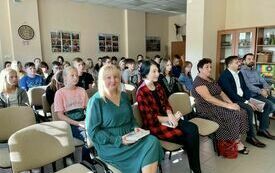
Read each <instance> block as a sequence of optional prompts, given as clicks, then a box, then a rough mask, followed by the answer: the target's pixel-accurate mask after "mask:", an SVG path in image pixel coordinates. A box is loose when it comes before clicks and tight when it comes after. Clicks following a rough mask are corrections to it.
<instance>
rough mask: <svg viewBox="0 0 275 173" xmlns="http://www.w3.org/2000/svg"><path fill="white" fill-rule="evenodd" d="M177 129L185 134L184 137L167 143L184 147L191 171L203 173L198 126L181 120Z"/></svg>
mask: <svg viewBox="0 0 275 173" xmlns="http://www.w3.org/2000/svg"><path fill="white" fill-rule="evenodd" d="M177 128H178V129H180V130H181V131H182V132H183V135H182V136H180V137H177V138H174V139H169V140H167V141H170V142H174V143H177V144H181V145H184V148H185V150H186V152H187V157H188V161H189V166H190V168H191V170H192V171H193V172H194V173H201V166H200V139H199V131H198V127H197V125H195V124H194V123H191V122H189V121H186V120H179V124H178V126H177Z"/></svg>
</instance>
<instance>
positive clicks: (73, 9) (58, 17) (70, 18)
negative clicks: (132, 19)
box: [38, 0, 125, 62]
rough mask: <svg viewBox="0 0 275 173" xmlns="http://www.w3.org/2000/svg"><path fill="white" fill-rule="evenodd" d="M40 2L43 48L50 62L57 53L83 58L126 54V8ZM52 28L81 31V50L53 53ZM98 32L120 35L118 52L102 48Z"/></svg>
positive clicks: (49, 0) (66, 0)
mask: <svg viewBox="0 0 275 173" xmlns="http://www.w3.org/2000/svg"><path fill="white" fill-rule="evenodd" d="M38 5H39V20H40V26H41V39H42V52H43V57H44V59H46V61H47V62H51V61H52V60H54V59H56V57H57V56H58V55H62V56H63V57H64V58H65V59H66V60H69V61H71V60H72V59H73V58H75V57H78V56H79V57H82V58H88V57H89V58H95V57H98V56H103V55H111V56H112V55H115V56H118V57H121V56H125V34H124V10H122V9H118V8H109V7H104V6H97V5H90V4H87V3H74V2H72V1H69V0H58V1H56V0H46V1H44V0H40V1H39V4H38ZM60 11H62V12H60ZM51 31H71V32H80V52H79V53H53V52H52V50H51V42H50V32H51ZM99 33H107V34H117V35H119V49H120V50H119V52H118V53H104V52H103V53H102V52H99V50H98V34H99Z"/></svg>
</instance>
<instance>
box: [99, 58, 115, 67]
mask: <svg viewBox="0 0 275 173" xmlns="http://www.w3.org/2000/svg"><path fill="white" fill-rule="evenodd" d="M101 61H102V66H104V65H107V64H112V62H111V58H110V57H109V56H104V57H103V58H102V60H101Z"/></svg>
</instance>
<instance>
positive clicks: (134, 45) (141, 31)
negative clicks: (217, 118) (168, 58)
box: [125, 10, 146, 59]
mask: <svg viewBox="0 0 275 173" xmlns="http://www.w3.org/2000/svg"><path fill="white" fill-rule="evenodd" d="M125 20H126V22H125V28H126V31H125V32H126V47H127V50H126V57H129V58H133V59H135V58H136V57H137V55H138V54H142V55H145V52H146V50H145V12H138V11H131V10H125Z"/></svg>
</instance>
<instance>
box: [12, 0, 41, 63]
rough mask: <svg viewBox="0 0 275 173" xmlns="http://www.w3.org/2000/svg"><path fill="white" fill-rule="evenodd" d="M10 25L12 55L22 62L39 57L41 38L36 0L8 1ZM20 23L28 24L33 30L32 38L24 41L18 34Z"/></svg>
mask: <svg viewBox="0 0 275 173" xmlns="http://www.w3.org/2000/svg"><path fill="white" fill-rule="evenodd" d="M8 9H9V12H10V13H9V14H10V27H11V38H12V46H13V47H12V51H13V57H14V58H15V59H18V60H22V61H23V62H26V61H32V60H33V59H34V58H41V57H42V53H41V40H40V30H39V20H38V8H37V0H27V1H22V2H14V1H9V7H8ZM21 25H29V26H31V27H32V28H33V30H34V38H33V39H31V40H29V41H24V40H23V39H22V38H20V37H19V35H18V28H19V27H20V26H21Z"/></svg>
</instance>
